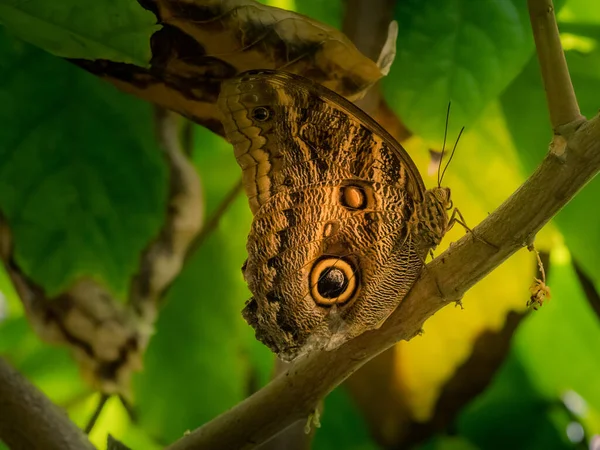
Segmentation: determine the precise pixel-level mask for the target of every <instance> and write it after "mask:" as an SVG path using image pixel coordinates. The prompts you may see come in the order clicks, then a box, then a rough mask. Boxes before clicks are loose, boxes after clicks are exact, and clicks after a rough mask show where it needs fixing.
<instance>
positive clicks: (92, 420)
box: [83, 394, 110, 434]
mask: <svg viewBox="0 0 600 450" xmlns="http://www.w3.org/2000/svg"><path fill="white" fill-rule="evenodd" d="M109 398H110V395H107V394H100V400H99V401H98V405H97V406H96V409H94V412H93V414H92V417H90V420H88V423H87V425H86V426H85V428H84V429H83V432H84V433H85V434H90V433H91V432H92V430H93V429H94V425H96V422H97V420H98V418H99V417H100V414H101V413H102V410H103V409H104V406H105V405H106V402H107V401H108V399H109Z"/></svg>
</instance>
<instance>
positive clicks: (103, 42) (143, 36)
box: [0, 0, 159, 67]
mask: <svg viewBox="0 0 600 450" xmlns="http://www.w3.org/2000/svg"><path fill="white" fill-rule="evenodd" d="M0 25H4V26H5V27H6V28H7V29H9V30H10V31H11V32H12V33H14V34H15V35H16V36H18V37H20V38H21V39H23V40H25V41H27V42H29V43H31V44H34V45H36V46H38V47H40V48H43V49H44V50H46V51H49V52H50V53H53V54H55V55H57V56H62V57H68V58H84V59H108V60H111V61H117V62H126V63H133V64H137V65H139V66H142V67H145V66H147V65H148V64H149V63H150V56H151V55H150V36H151V35H152V33H154V32H155V31H156V30H158V28H159V26H158V25H156V17H155V16H154V14H152V13H151V12H150V11H146V10H145V9H144V8H142V7H141V6H140V4H139V3H138V2H137V1H136V0H102V1H94V0H61V1H58V2H53V1H50V2H49V1H45V0H27V1H23V0H0Z"/></svg>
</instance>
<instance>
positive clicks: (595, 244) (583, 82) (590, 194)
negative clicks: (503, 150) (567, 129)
mask: <svg viewBox="0 0 600 450" xmlns="http://www.w3.org/2000/svg"><path fill="white" fill-rule="evenodd" d="M596 30H597V32H598V36H600V27H596ZM566 55H567V62H568V64H569V67H570V68H571V77H572V80H573V85H574V88H575V93H576V94H577V99H578V101H579V105H580V107H581V112H582V113H583V114H584V115H587V116H588V117H591V116H593V115H595V114H596V111H597V109H598V106H599V105H600V98H599V97H598V85H599V83H600V63H599V61H600V48H598V47H596V48H595V49H594V51H592V52H588V53H581V52H578V51H570V52H567V54H566ZM502 105H503V108H504V113H505V117H506V123H507V125H508V127H509V130H510V133H511V134H512V136H513V140H514V142H515V145H516V147H517V149H518V150H519V156H520V158H521V160H522V163H523V165H524V166H525V168H526V170H527V172H528V173H531V172H532V171H533V170H534V168H535V167H537V166H538V164H539V163H540V162H541V161H542V159H543V158H544V156H545V155H546V153H547V152H548V145H549V143H550V140H551V139H552V126H551V124H550V120H549V117H548V108H547V106H546V99H545V95H544V88H543V86H542V82H541V77H540V71H539V66H538V64H537V60H536V59H535V58H531V60H530V61H529V63H528V64H527V66H526V67H525V69H524V70H523V72H522V73H521V74H520V75H519V77H518V78H516V79H515V81H514V82H513V83H512V84H511V85H510V86H509V87H508V89H506V91H505V93H504V94H503V95H502ZM598 196H600V179H595V180H592V181H591V182H590V183H589V184H588V185H587V186H586V187H585V188H584V189H583V190H582V191H581V192H579V194H577V196H576V197H575V198H574V199H573V200H571V202H569V204H567V206H565V208H564V209H563V210H562V211H561V212H560V213H559V214H558V215H557V216H556V217H555V218H554V221H555V223H556V224H557V225H558V227H559V229H560V231H561V232H562V234H563V235H564V237H565V241H566V244H567V246H568V247H569V250H570V251H571V252H572V253H573V255H574V257H575V258H576V259H577V260H578V261H580V262H581V264H582V266H583V267H584V269H585V270H586V273H587V274H588V275H589V276H590V277H592V279H593V280H594V281H595V283H596V286H597V287H600V271H598V267H600V252H598V250H597V249H598V248H600V210H599V209H598V208H595V207H593V206H591V205H595V204H596V203H597V198H598Z"/></svg>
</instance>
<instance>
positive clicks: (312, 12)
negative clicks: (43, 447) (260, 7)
mask: <svg viewBox="0 0 600 450" xmlns="http://www.w3.org/2000/svg"><path fill="white" fill-rule="evenodd" d="M273 6H275V5H273ZM344 6H345V5H344V2H342V1H340V0H328V1H326V2H324V1H322V0H298V1H296V5H295V8H294V11H296V12H299V13H300V14H304V15H305V16H308V17H310V18H312V19H316V20H318V21H320V22H323V23H326V24H327V25H329V26H332V27H334V28H337V29H338V30H341V29H342V21H343V17H344Z"/></svg>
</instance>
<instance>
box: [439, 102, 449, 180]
mask: <svg viewBox="0 0 600 450" xmlns="http://www.w3.org/2000/svg"><path fill="white" fill-rule="evenodd" d="M451 104H452V102H448V110H447V111H446V127H445V128H444V143H443V144H442V154H441V155H440V163H439V164H438V174H437V175H438V176H437V179H438V187H441V186H442V177H443V176H444V174H443V173H442V174H441V176H440V171H441V169H442V161H443V160H444V152H445V151H446V137H447V136H448V121H449V119H450V105H451ZM445 170H446V169H444V171H445Z"/></svg>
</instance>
